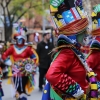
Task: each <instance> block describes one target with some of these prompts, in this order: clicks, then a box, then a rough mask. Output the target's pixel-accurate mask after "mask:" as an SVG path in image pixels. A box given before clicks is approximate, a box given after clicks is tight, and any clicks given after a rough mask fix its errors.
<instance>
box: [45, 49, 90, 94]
mask: <svg viewBox="0 0 100 100" xmlns="http://www.w3.org/2000/svg"><path fill="white" fill-rule="evenodd" d="M62 75H65V76H66V75H67V76H69V77H71V78H72V80H73V81H75V82H77V83H78V84H79V85H80V86H81V88H82V89H83V90H84V92H85V93H86V89H87V88H88V85H89V84H88V82H87V80H86V71H85V69H84V66H83V65H82V63H81V62H80V61H79V59H78V58H77V57H76V55H75V53H74V52H73V51H72V50H71V49H69V48H66V49H62V50H61V52H60V54H59V55H58V56H57V58H56V59H55V60H54V61H53V62H52V64H51V66H50V68H49V70H48V72H47V74H46V78H47V80H48V81H49V82H50V84H51V85H53V86H56V84H58V83H59V81H65V80H67V77H65V78H64V79H63V78H62ZM63 85H64V86H65V87H64V88H66V87H67V86H68V84H67V83H65V82H64V83H63V82H62V84H61V86H63ZM61 86H58V87H57V88H58V89H59V90H61V91H63V89H62V88H61ZM63 92H64V93H66V91H65V90H64V91H63Z"/></svg>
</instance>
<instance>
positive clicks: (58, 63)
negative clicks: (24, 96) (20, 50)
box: [42, 0, 97, 100]
mask: <svg viewBox="0 0 100 100" xmlns="http://www.w3.org/2000/svg"><path fill="white" fill-rule="evenodd" d="M78 1H80V0H75V1H74V0H64V1H61V2H59V3H58V5H54V2H56V1H55V0H51V5H50V8H51V9H50V10H51V14H52V18H53V19H54V22H55V24H56V25H57V27H58V30H59V34H60V35H59V37H58V41H57V46H58V47H57V49H58V52H57V53H56V55H55V57H54V59H53V61H52V63H51V65H50V68H49V70H48V72H47V74H46V79H47V81H48V82H49V83H47V85H46V86H45V88H44V94H43V97H42V100H48V98H49V99H50V100H86V99H87V98H90V100H92V99H93V100H97V84H96V79H95V76H94V73H93V72H92V70H91V69H89V67H88V65H87V63H86V62H85V59H84V56H83V54H82V53H81V52H80V47H81V45H82V41H83V39H84V37H85V33H86V28H87V26H88V20H87V18H85V17H84V16H82V11H83V8H82V4H81V2H80V3H78ZM77 8H78V9H80V11H78V10H77ZM81 10H82V11H81ZM80 12H81V13H80ZM87 73H88V76H89V81H90V83H91V86H89V82H88V81H87V79H86V76H87ZM93 86H94V87H93ZM90 88H91V91H90V90H89V89H90ZM92 89H93V90H92ZM88 93H89V95H88ZM49 94H50V95H49ZM87 95H88V96H87Z"/></svg>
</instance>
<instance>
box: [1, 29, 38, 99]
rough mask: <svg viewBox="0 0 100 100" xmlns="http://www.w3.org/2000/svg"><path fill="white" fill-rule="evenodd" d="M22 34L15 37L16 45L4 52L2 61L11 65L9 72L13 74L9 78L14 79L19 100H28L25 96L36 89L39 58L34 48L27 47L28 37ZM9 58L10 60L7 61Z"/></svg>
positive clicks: (13, 82)
mask: <svg viewBox="0 0 100 100" xmlns="http://www.w3.org/2000/svg"><path fill="white" fill-rule="evenodd" d="M21 32H22V31H21ZM21 32H20V33H17V34H16V35H15V41H16V44H12V45H11V46H10V47H9V48H8V49H7V50H6V51H5V52H4V54H3V55H2V59H3V60H4V61H5V63H6V64H9V65H11V69H9V70H10V71H12V73H11V72H10V73H9V76H12V77H13V79H12V84H13V85H14V88H15V90H16V96H17V98H18V100H27V97H26V95H25V94H26V93H27V94H29V93H30V92H32V90H33V89H34V74H35V71H36V63H37V62H38V56H37V54H36V52H35V50H34V49H33V48H32V46H28V45H25V42H26V36H25V35H22V34H21ZM8 57H9V58H10V60H9V59H7V58H8ZM10 61H11V62H10ZM18 95H19V96H18Z"/></svg>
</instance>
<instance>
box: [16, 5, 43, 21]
mask: <svg viewBox="0 0 100 100" xmlns="http://www.w3.org/2000/svg"><path fill="white" fill-rule="evenodd" d="M41 5H42V4H40V5H35V6H32V7H31V6H30V7H29V8H28V9H27V10H25V11H24V12H23V13H22V14H21V15H20V16H19V17H18V18H17V20H16V21H15V22H17V21H18V20H19V19H20V18H21V17H22V16H23V15H24V14H25V13H27V12H28V10H30V9H32V8H35V7H37V6H41Z"/></svg>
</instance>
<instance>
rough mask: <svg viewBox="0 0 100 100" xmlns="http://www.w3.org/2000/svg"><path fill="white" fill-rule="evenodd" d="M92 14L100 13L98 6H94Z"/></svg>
mask: <svg viewBox="0 0 100 100" xmlns="http://www.w3.org/2000/svg"><path fill="white" fill-rule="evenodd" d="M93 10H94V12H95V13H99V12H100V4H98V5H96V6H95V7H94V8H93Z"/></svg>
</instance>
